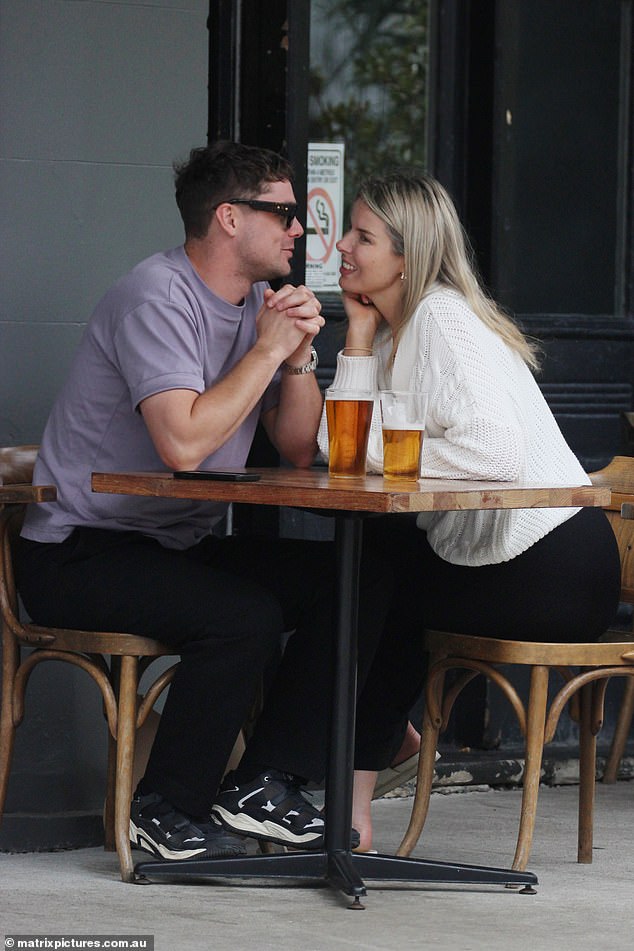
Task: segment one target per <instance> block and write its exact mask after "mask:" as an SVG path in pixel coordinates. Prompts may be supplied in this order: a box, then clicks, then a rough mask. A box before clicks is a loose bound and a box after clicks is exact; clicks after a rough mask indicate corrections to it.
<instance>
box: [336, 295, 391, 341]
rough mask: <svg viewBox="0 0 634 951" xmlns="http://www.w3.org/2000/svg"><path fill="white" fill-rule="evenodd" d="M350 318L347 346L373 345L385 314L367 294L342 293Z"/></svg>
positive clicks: (347, 314)
mask: <svg viewBox="0 0 634 951" xmlns="http://www.w3.org/2000/svg"><path fill="white" fill-rule="evenodd" d="M342 298H343V306H344V309H345V311H346V316H347V318H348V333H347V336H346V347H347V348H348V347H350V348H354V347H368V348H371V347H372V343H373V341H374V337H375V335H376V332H377V330H378V328H379V325H380V324H381V322H382V320H383V315H382V314H381V313H380V311H379V310H378V309H377V308H376V307H375V306H374V304H373V303H372V301H371V300H370V298H369V297H366V296H365V294H347V293H346V292H345V291H344V293H343V295H342Z"/></svg>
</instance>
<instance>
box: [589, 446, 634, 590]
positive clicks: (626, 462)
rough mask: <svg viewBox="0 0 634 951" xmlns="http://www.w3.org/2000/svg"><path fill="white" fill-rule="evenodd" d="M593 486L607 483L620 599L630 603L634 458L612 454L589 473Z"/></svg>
mask: <svg viewBox="0 0 634 951" xmlns="http://www.w3.org/2000/svg"><path fill="white" fill-rule="evenodd" d="M590 478H591V479H592V482H593V483H594V485H609V486H610V489H611V491H612V499H611V502H610V504H609V505H608V506H606V507H605V511H606V514H607V516H608V518H609V520H610V524H611V525H612V528H613V530H614V534H615V535H616V541H617V544H618V546H619V554H620V556H621V601H623V602H624V603H626V604H634V519H632V518H631V517H630V512H631V511H632V506H633V505H634V457H633V456H615V457H614V459H612V461H611V462H610V463H608V465H607V466H606V467H605V468H604V469H600V470H599V471H598V472H592V473H591V474H590Z"/></svg>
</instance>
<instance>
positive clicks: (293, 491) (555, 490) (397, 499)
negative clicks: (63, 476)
mask: <svg viewBox="0 0 634 951" xmlns="http://www.w3.org/2000/svg"><path fill="white" fill-rule="evenodd" d="M249 471H251V472H257V473H258V474H259V475H260V480H259V481H258V482H216V481H206V480H203V479H200V480H198V479H196V480H191V481H190V480H185V479H175V478H174V477H173V476H172V474H171V473H165V472H93V474H92V488H93V491H94V492H107V493H115V494H118V495H141V496H160V497H165V498H171V499H197V500H204V499H208V500H214V501H224V502H250V503H255V504H258V505H285V506H291V507H293V506H296V507H299V508H316V509H332V510H339V511H349V512H442V511H450V510H455V509H516V508H559V507H560V506H561V507H567V506H604V505H607V504H609V502H610V488H609V486H593V485H582V486H548V485H546V486H541V485H526V484H522V483H515V482H471V481H462V480H457V479H456V480H443V479H419V480H418V481H417V482H397V481H387V480H384V479H383V476H380V475H368V476H365V477H363V478H359V479H341V478H332V477H330V476H329V475H328V472H327V471H326V470H325V469H285V468H275V469H259V468H254V469H251V470H249Z"/></svg>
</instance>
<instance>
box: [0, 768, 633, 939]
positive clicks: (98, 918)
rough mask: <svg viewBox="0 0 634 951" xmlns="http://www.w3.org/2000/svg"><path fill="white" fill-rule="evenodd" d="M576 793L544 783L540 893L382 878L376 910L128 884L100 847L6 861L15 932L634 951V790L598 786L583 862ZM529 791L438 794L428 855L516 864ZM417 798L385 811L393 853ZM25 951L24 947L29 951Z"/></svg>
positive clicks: (7, 904) (306, 894)
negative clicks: (523, 800)
mask: <svg viewBox="0 0 634 951" xmlns="http://www.w3.org/2000/svg"><path fill="white" fill-rule="evenodd" d="M577 792H578V790H577V787H575V786H564V787H543V788H542V789H541V791H540V798H539V814H538V821H537V828H536V832H535V839H534V845H533V853H532V856H531V861H530V864H529V869H530V870H531V871H533V872H535V873H536V874H537V876H538V878H539V887H538V891H537V894H536V895H532V896H531V895H520V894H519V893H518V892H517V891H514V890H511V889H505V888H501V887H497V886H496V887H491V886H481V887H476V886H440V885H429V886H425V887H418V886H412V885H400V884H392V885H389V886H381V885H375V884H371V885H369V887H368V896H367V899H366V900H365V904H366V909H365V911H350V910H348V908H347V906H348V904H349V900H348V899H346V898H344V897H343V896H341V895H339V894H338V893H335V892H333V891H331V889H330V888H328V887H327V886H325V887H319V886H318V887H309V888H306V887H287V886H274V887H264V886H262V885H259V886H254V885H253V884H250V885H241V884H236V883H234V884H210V883H208V882H205V883H198V884H187V885H183V884H173V883H170V884H167V883H163V884H152V885H124V884H123V883H122V882H121V881H120V880H119V878H118V866H117V860H116V856H115V855H114V854H111V853H105V852H103V851H102V850H101V849H82V850H78V851H69V852H57V853H30V854H14V855H7V854H4V855H0V868H1V869H2V898H1V910H0V918H1V920H2V926H3V927H2V929H0V935H3V934H7V935H8V934H16V933H20V934H30V935H39V936H45V935H53V934H57V935H59V934H74V935H84V936H86V935H91V934H92V935H110V936H112V937H116V936H117V935H119V936H120V935H133V936H134V935H136V936H139V935H153V936H154V941H155V943H154V947H155V949H156V951H201V949H207V948H209V949H213V951H247V949H248V951H253V949H260V951H408V949H420V948H427V947H429V948H433V949H435V951H444V949H452V951H475V949H487V951H497V949H500V951H502V949H503V951H509V949H513V951H553V949H561V951H586V949H587V951H602V949H610V951H626V949H627V951H630V949H631V948H632V946H633V944H634V934H633V933H634V782H632V781H626V782H619V783H617V785H616V786H601V785H600V784H599V786H598V788H597V808H596V816H595V849H594V862H593V864H592V865H578V864H577V862H576V797H577ZM520 796H521V793H520V792H519V790H517V789H515V790H506V791H500V790H492V789H489V788H486V787H484V788H480V789H473V788H471V789H469V790H467V791H465V792H464V793H458V792H455V791H452V792H451V794H449V795H442V794H438V793H435V794H434V795H433V797H432V803H431V810H430V817H429V819H428V822H427V825H426V828H425V831H424V833H423V837H422V839H421V842H420V843H419V845H418V848H417V850H416V854H417V855H419V856H420V857H424V858H428V859H446V860H448V861H454V862H465V863H469V864H476V865H496V866H501V867H508V866H509V864H510V862H511V859H512V855H513V851H514V844H515V835H516V831H517V819H518V815H519V805H520ZM410 806H411V799H407V798H395V799H382V800H379V801H378V802H376V803H375V805H374V816H375V828H376V836H375V843H374V844H375V847H376V848H377V849H378V850H379V851H380V852H386V853H390V852H393V851H394V850H395V849H396V847H397V845H398V842H399V841H400V837H401V835H402V832H403V831H404V828H405V826H406V823H407V819H408V816H409V809H410ZM16 947H17V946H16Z"/></svg>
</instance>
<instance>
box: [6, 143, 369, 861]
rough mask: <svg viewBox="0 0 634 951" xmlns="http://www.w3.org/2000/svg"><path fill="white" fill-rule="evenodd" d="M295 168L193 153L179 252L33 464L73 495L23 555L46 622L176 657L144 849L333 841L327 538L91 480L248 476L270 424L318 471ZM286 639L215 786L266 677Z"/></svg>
mask: <svg viewBox="0 0 634 951" xmlns="http://www.w3.org/2000/svg"><path fill="white" fill-rule="evenodd" d="M291 176H292V171H291V168H290V166H289V165H288V163H287V162H286V161H285V160H284V159H283V158H281V157H280V156H278V155H276V154H274V153H271V152H268V151H266V150H262V149H256V148H251V147H247V146H244V145H240V144H236V143H217V144H216V145H213V146H211V147H209V148H201V149H194V150H193V151H192V152H191V154H190V158H189V161H188V162H186V163H185V164H183V165H182V166H180V167H178V168H177V169H176V201H177V204H178V207H179V210H180V212H181V216H182V218H183V222H184V226H185V243H184V246H183V247H179V248H176V249H173V250H171V251H168V252H165V253H160V254H156V255H154V256H152V257H150V258H149V259H147V260H146V261H143V262H142V263H141V264H139V265H138V266H137V267H136V268H134V269H133V270H132V271H131V272H130V273H129V274H127V275H126V276H125V277H123V278H122V279H121V280H120V281H118V282H117V283H116V284H115V285H114V287H113V288H111V290H110V291H109V292H108V293H107V294H106V295H105V297H104V298H103V300H102V301H101V302H100V303H99V305H98V306H97V308H96V310H95V312H94V314H93V316H92V318H91V320H90V322H89V324H88V326H87V328H86V332H85V334H84V336H83V339H82V342H81V344H80V347H79V350H78V353H77V355H76V357H75V360H74V362H73V365H72V368H71V371H70V376H69V379H68V381H67V383H66V385H65V387H64V388H63V390H62V392H61V394H60V396H59V398H58V400H57V402H56V403H55V405H54V407H53V410H52V413H51V416H50V419H49V421H48V424H47V426H46V430H45V432H44V435H43V438H42V443H41V449H40V455H39V459H38V463H37V466H36V471H35V478H36V481H38V482H45V483H49V482H51V483H54V484H55V485H57V487H58V500H57V502H55V503H50V504H46V505H42V506H34V507H32V509H31V511H30V512H29V513H28V516H27V519H26V522H25V526H24V529H23V537H22V539H21V542H20V547H19V553H18V559H17V571H18V585H19V588H20V591H21V594H22V598H23V600H24V603H25V606H26V609H27V611H28V612H29V614H30V615H31V617H32V618H33V619H34V620H35V621H37V622H39V623H42V624H48V625H53V626H61V627H73V628H84V629H89V630H121V631H126V632H129V633H135V634H144V635H148V636H151V637H155V638H157V639H159V640H162V641H163V642H165V643H166V644H170V645H172V646H174V647H175V648H177V650H178V652H179V653H180V654H181V664H180V666H179V668H178V672H177V674H176V676H175V679H174V681H173V683H172V685H171V687H170V690H169V694H168V696H167V700H166V704H165V708H164V711H163V715H162V717H161V722H160V726H159V730H158V733H157V736H156V740H155V742H154V745H153V748H152V751H151V754H150V759H149V762H148V766H147V770H146V773H145V776H144V778H143V779H142V781H141V783H140V784H139V787H138V788H137V790H136V793H135V795H134V799H133V802H132V809H131V822H130V829H131V838H132V842H133V844H135V845H137V846H139V847H141V848H145V849H147V850H148V851H151V852H153V853H155V854H156V855H159V856H162V857H163V858H167V859H175V860H178V859H181V858H188V857H193V856H200V857H213V856H217V855H229V854H240V853H243V852H244V851H245V847H244V843H243V838H242V837H240V836H238V835H235V834H233V832H232V831H230V830H234V831H235V832H238V833H240V834H241V835H245V834H247V835H255V836H257V837H259V838H264V839H269V840H272V841H275V842H281V843H282V844H285V845H291V846H293V845H294V846H299V847H319V846H321V845H322V843H323V835H324V822H323V817H322V815H321V813H319V812H318V811H317V810H316V809H315V808H314V807H313V806H312V805H311V804H310V803H309V802H308V801H307V799H306V798H305V797H304V796H303V795H302V793H301V785H302V784H303V783H304V782H305V780H306V779H308V778H311V779H319V778H320V777H321V776H323V772H324V761H325V745H326V742H325V737H326V729H327V713H328V702H329V700H328V688H329V679H330V665H331V659H330V652H329V641H330V630H331V612H332V604H331V592H332V590H333V588H334V580H333V577H332V570H333V562H334V558H333V555H332V551H331V547H330V545H329V544H327V543H326V544H325V545H322V544H318V543H310V542H301V541H292V540H271V539H267V540H266V541H264V540H258V539H250V538H244V537H240V536H237V537H228V538H224V537H216V536H214V535H213V529H214V526H215V525H217V523H218V522H219V521H220V520H221V518H222V516H223V515H224V511H225V506H223V505H222V504H219V503H211V502H188V501H181V500H167V499H139V498H130V497H125V496H108V495H96V494H93V493H91V490H90V473H91V471H93V470H102V471H107V470H126V469H127V470H156V469H161V468H164V469H167V470H187V469H196V468H198V467H199V466H200V467H203V468H220V467H222V468H229V469H232V468H237V467H240V466H243V465H244V464H245V461H246V458H247V454H248V451H249V448H250V446H251V442H252V439H253V435H254V432H255V427H256V425H257V422H258V420H261V421H262V423H263V425H264V427H265V429H266V431H267V433H268V435H269V437H270V439H271V441H272V442H273V444H274V445H275V446H276V448H277V449H278V451H279V453H280V454H281V456H282V457H283V458H284V459H285V460H287V461H288V462H289V463H291V464H294V465H296V466H309V465H310V464H311V463H312V462H313V459H314V457H315V453H316V448H317V446H316V432H317V427H318V422H319V417H320V412H321V406H322V398H321V395H320V392H319V388H318V386H317V383H316V380H315V375H314V373H313V372H312V371H313V370H314V368H315V366H316V356H315V353H314V351H313V349H312V341H313V339H314V337H315V336H316V334H317V333H319V330H320V328H321V326H322V325H323V323H324V321H323V318H322V317H321V316H320V309H321V308H320V304H319V302H318V300H317V299H316V298H315V296H314V294H313V293H312V292H311V291H310V290H308V289H307V288H306V287H293V286H291V285H289V284H284V285H283V286H282V287H281V288H280V289H279V290H277V291H273V290H272V289H271V288H270V287H269V286H268V284H267V283H265V282H266V281H269V280H272V279H280V278H282V279H283V278H284V277H286V276H287V275H288V274H289V272H290V260H291V257H292V254H293V249H294V242H295V240H296V238H298V237H300V236H301V235H302V233H303V229H302V226H301V224H300V223H299V221H298V220H297V218H296V216H295V212H296V204H295V196H294V193H293V187H292V184H291ZM370 583H371V586H372V593H371V595H370V596H369V597H368V598H367V611H365V608H364V612H365V614H367V629H366V630H365V631H364V642H365V643H366V644H367V645H368V647H367V656H368V658H370V657H371V655H372V653H373V652H374V647H375V644H376V641H377V639H378V636H379V634H380V628H381V625H382V621H383V616H384V611H383V595H382V593H381V590H382V585H381V583H380V581H377V579H370ZM291 630H295V632H296V633H295V634H294V635H293V636H291V638H290V639H289V642H288V645H287V647H286V649H285V651H284V657H283V660H282V663H281V665H280V667H279V670H278V673H277V675H276V678H275V680H274V683H273V685H272V687H271V689H270V692H269V696H268V697H267V702H266V704H265V707H264V711H263V713H262V716H261V717H260V719H259V721H258V724H257V727H256V730H255V733H254V735H253V737H252V740H251V742H250V743H249V746H248V748H247V751H246V753H245V755H244V757H243V759H242V761H241V763H240V765H239V768H238V770H237V772H236V773H235V774H234V775H233V776H231V777H230V778H229V780H228V782H227V784H226V785H225V787H224V788H223V790H222V792H221V793H218V788H219V784H220V781H221V779H222V774H223V771H224V767H225V764H226V762H227V760H228V757H229V754H230V751H231V749H232V746H233V743H234V741H235V739H236V736H237V734H238V732H239V729H240V727H241V725H242V723H243V722H244V720H245V718H246V715H247V712H248V710H249V708H250V705H251V703H252V700H253V697H254V694H255V690H256V687H257V686H258V684H259V682H260V678H261V675H262V671H263V669H264V668H265V666H266V665H267V662H268V661H269V659H270V657H271V656H272V654H273V652H274V651H275V650H276V649H277V648H278V647H279V643H280V638H281V636H282V634H283V633H284V632H289V631H291ZM216 800H217V802H216ZM215 803H216V812H217V813H218V814H219V815H220V817H221V818H222V823H224V825H222V824H221V823H220V821H219V820H218V818H217V817H213V816H212V813H211V809H212V806H214V804H215Z"/></svg>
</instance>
